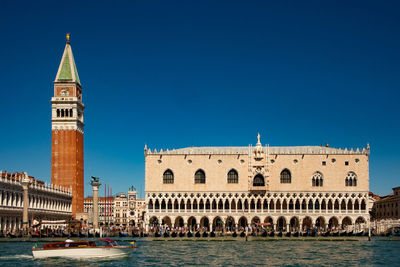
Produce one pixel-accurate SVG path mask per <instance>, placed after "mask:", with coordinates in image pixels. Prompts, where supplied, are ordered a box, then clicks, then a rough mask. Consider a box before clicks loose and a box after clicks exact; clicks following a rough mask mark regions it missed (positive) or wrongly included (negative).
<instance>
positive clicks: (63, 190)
mask: <svg viewBox="0 0 400 267" xmlns="http://www.w3.org/2000/svg"><path fill="white" fill-rule="evenodd" d="M25 181H26V182H25ZM25 190H26V191H27V192H26V197H27V199H26V201H24V193H25ZM71 202H72V193H71V188H70V187H61V186H56V185H52V184H46V183H45V182H43V181H42V180H39V179H36V178H34V177H32V176H28V174H27V173H26V172H25V173H18V172H17V173H7V172H5V171H0V232H2V233H7V232H10V233H11V232H15V231H21V230H22V229H23V211H24V208H26V211H27V226H28V227H31V226H34V225H35V221H36V222H44V221H45V220H47V221H48V222H54V221H56V222H57V220H58V221H59V220H64V221H66V220H69V219H71V217H72V212H71ZM25 205H26V207H24V206H25Z"/></svg>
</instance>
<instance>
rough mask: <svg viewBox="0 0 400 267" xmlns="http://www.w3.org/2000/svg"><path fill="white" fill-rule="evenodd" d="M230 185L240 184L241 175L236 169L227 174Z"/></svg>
mask: <svg viewBox="0 0 400 267" xmlns="http://www.w3.org/2000/svg"><path fill="white" fill-rule="evenodd" d="M227 180H228V184H237V183H239V174H238V172H237V171H236V170H235V169H231V170H230V171H229V172H228V174H227Z"/></svg>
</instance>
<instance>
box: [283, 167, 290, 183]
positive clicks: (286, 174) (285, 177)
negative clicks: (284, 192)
mask: <svg viewBox="0 0 400 267" xmlns="http://www.w3.org/2000/svg"><path fill="white" fill-rule="evenodd" d="M291 182H292V174H291V172H290V171H289V169H283V170H282V171H281V184H290V183H291Z"/></svg>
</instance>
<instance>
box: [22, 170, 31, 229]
mask: <svg viewBox="0 0 400 267" xmlns="http://www.w3.org/2000/svg"><path fill="white" fill-rule="evenodd" d="M21 185H22V189H23V190H24V204H23V211H22V224H23V228H24V230H28V226H29V225H28V206H29V195H28V188H29V177H28V174H27V173H26V172H24V178H22V181H21Z"/></svg>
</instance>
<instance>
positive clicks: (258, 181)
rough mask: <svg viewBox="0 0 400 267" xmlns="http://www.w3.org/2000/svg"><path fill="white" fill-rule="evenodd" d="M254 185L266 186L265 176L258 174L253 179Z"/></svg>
mask: <svg viewBox="0 0 400 267" xmlns="http://www.w3.org/2000/svg"><path fill="white" fill-rule="evenodd" d="M253 186H265V182H264V176H262V175H261V174H257V175H256V176H255V177H254V179H253Z"/></svg>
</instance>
